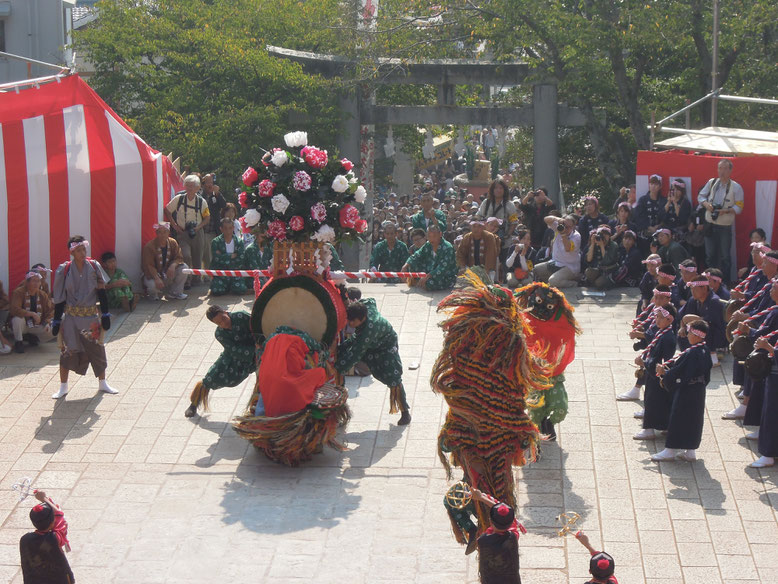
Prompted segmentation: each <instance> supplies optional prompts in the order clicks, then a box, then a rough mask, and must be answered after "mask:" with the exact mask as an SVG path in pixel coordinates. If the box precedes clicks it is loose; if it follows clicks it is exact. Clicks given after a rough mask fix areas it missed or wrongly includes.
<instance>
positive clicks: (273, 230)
mask: <svg viewBox="0 0 778 584" xmlns="http://www.w3.org/2000/svg"><path fill="white" fill-rule="evenodd" d="M267 234H268V236H270V237H272V238H273V239H275V240H277V241H284V240H285V239H286V223H284V222H283V221H281V220H280V219H276V220H275V221H271V222H270V223H269V224H268V226H267Z"/></svg>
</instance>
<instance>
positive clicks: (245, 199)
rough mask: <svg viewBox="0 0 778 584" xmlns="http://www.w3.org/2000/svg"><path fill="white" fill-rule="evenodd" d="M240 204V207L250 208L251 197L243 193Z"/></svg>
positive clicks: (239, 197)
mask: <svg viewBox="0 0 778 584" xmlns="http://www.w3.org/2000/svg"><path fill="white" fill-rule="evenodd" d="M238 203H240V206H241V207H243V208H244V209H248V208H249V197H248V195H247V194H246V193H241V194H239V195H238Z"/></svg>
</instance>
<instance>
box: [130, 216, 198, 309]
mask: <svg viewBox="0 0 778 584" xmlns="http://www.w3.org/2000/svg"><path fill="white" fill-rule="evenodd" d="M154 230H155V231H156V232H157V236H156V237H155V238H154V239H152V240H151V241H149V242H148V243H147V244H146V245H145V246H144V247H143V257H142V259H141V267H142V269H143V286H144V287H145V288H146V291H147V292H148V294H149V296H151V297H152V298H153V299H154V300H159V295H160V294H162V293H163V292H166V293H167V297H168V298H169V299H171V300H185V299H186V297H187V296H186V294H184V293H183V292H184V282H186V274H184V269H186V268H187V265H186V264H185V263H184V257H183V255H182V254H181V249H180V248H179V247H178V243H176V240H175V239H173V238H172V237H170V223H168V222H166V221H165V222H162V223H156V224H155V225H154Z"/></svg>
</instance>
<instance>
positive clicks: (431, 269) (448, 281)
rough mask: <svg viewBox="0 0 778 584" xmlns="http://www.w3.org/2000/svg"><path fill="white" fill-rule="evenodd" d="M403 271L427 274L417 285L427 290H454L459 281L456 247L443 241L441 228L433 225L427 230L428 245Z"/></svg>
mask: <svg viewBox="0 0 778 584" xmlns="http://www.w3.org/2000/svg"><path fill="white" fill-rule="evenodd" d="M402 271H403V272H405V271H409V272H426V273H427V275H426V276H424V277H423V278H419V280H418V282H416V283H415V285H416V286H418V287H419V288H424V289H425V290H445V289H447V288H453V287H454V283H455V282H456V279H457V261H456V256H455V254H454V246H453V245H451V244H450V243H449V242H448V241H446V240H445V239H443V233H441V231H440V227H439V226H438V225H436V224H432V225H430V226H429V229H427V243H425V244H424V245H423V246H421V249H419V250H418V251H417V252H415V253H414V254H413V255H411V256H410V257H409V258H408V261H407V262H406V263H405V265H404V266H403V268H402Z"/></svg>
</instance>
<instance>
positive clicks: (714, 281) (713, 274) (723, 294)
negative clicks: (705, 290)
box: [703, 268, 730, 300]
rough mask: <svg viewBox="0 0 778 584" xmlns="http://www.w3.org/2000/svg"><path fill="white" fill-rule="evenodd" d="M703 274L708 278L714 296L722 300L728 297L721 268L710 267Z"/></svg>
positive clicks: (727, 289)
mask: <svg viewBox="0 0 778 584" xmlns="http://www.w3.org/2000/svg"><path fill="white" fill-rule="evenodd" d="M703 275H704V276H706V277H707V278H708V282H710V289H711V290H712V291H713V293H714V294H715V295H716V296H718V297H719V298H721V299H722V300H729V299H730V294H729V288H727V286H726V285H725V284H724V282H723V280H724V274H723V273H722V272H721V270H719V269H718V268H711V269H709V270H707V271H706V272H705V273H704V274H703Z"/></svg>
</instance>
